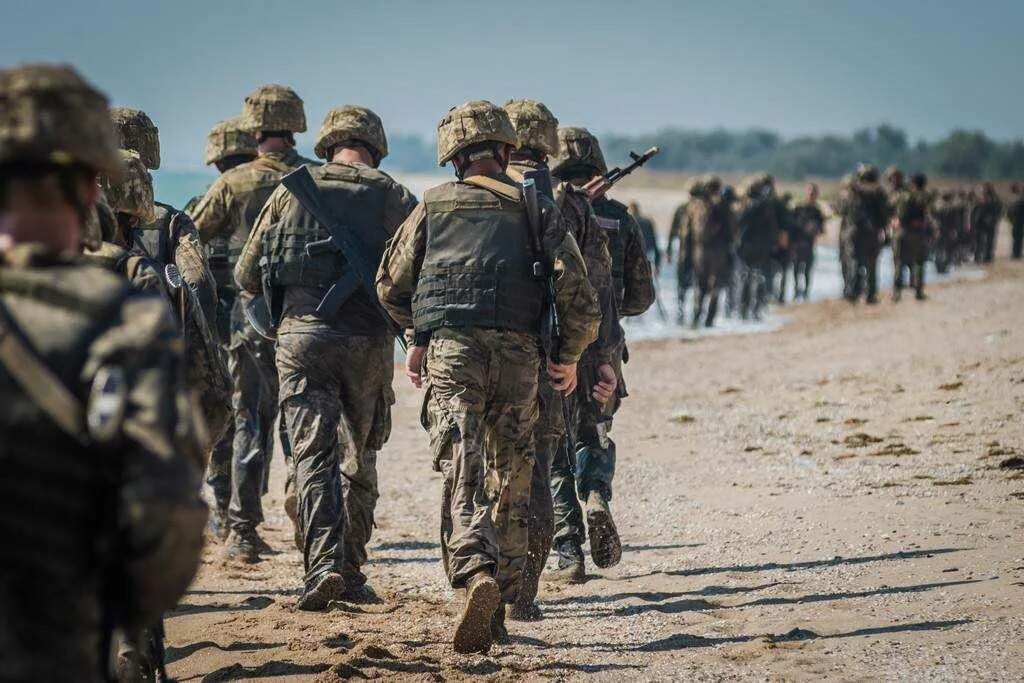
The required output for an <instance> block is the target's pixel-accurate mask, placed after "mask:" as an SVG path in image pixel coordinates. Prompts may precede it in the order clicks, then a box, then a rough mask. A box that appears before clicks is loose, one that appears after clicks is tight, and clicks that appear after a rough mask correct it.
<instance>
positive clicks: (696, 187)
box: [686, 177, 704, 197]
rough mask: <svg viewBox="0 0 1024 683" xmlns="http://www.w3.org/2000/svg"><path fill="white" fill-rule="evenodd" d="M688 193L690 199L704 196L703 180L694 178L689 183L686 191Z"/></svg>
mask: <svg viewBox="0 0 1024 683" xmlns="http://www.w3.org/2000/svg"><path fill="white" fill-rule="evenodd" d="M686 191H687V192H689V193H690V196H691V197H701V196H703V195H704V179H703V178H700V177H698V178H694V179H693V180H691V181H690V186H689V187H688V188H687V190H686Z"/></svg>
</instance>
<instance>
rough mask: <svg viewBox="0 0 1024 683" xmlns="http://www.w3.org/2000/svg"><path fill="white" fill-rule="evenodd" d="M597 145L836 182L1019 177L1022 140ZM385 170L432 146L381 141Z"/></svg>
mask: <svg viewBox="0 0 1024 683" xmlns="http://www.w3.org/2000/svg"><path fill="white" fill-rule="evenodd" d="M601 142H602V147H603V148H604V153H605V157H606V158H607V160H608V162H609V164H612V165H616V164H622V163H625V162H626V161H628V157H627V155H628V152H629V151H630V150H631V149H632V150H636V151H638V152H641V151H643V150H645V149H647V148H648V147H650V146H651V145H659V146H660V147H661V154H660V155H659V156H657V157H655V158H654V159H652V160H651V162H650V164H649V168H650V169H652V170H660V171H683V172H691V173H692V172H703V171H718V172H723V173H729V172H732V173H736V172H741V173H742V172H755V171H771V172H772V173H774V174H776V175H778V176H780V177H783V178H790V179H801V178H805V177H808V176H819V177H832V178H837V177H839V176H841V175H843V174H844V173H847V172H849V171H850V170H852V169H853V168H854V167H855V166H856V165H857V164H858V163H860V162H862V161H870V162H871V163H874V164H877V165H878V166H880V167H882V168H884V167H886V166H888V165H890V164H897V165H899V166H901V167H902V168H904V169H906V170H908V171H924V172H926V173H928V174H931V175H935V176H943V177H955V178H965V179H986V180H1003V179H1009V178H1020V179H1024V140H1014V141H1012V142H1000V141H997V140H993V139H991V138H989V137H988V136H987V135H985V134H984V133H983V132H981V131H968V130H955V131H953V132H952V133H950V134H949V135H947V136H946V137H945V138H943V139H941V140H937V141H935V142H926V141H920V142H917V143H911V142H910V141H909V139H908V138H907V134H906V133H905V132H903V131H902V130H900V129H899V128H895V127H893V126H889V125H880V126H877V127H875V128H862V129H861V130H858V131H856V132H854V133H853V134H852V135H849V136H845V135H818V136H801V137H795V138H784V137H782V136H780V135H779V134H777V133H773V132H771V131H768V130H758V129H753V130H747V131H728V130H714V131H696V130H688V129H684V128H666V129H664V130H661V131H658V132H656V133H651V134H644V135H605V136H603V137H602V140H601ZM389 143H390V147H391V156H390V157H389V159H388V160H387V161H388V162H390V163H388V166H389V167H390V168H393V169H398V170H403V171H434V170H437V163H436V161H435V159H436V156H435V151H434V146H433V141H432V140H431V141H427V140H424V139H423V138H420V137H418V136H415V135H398V136H395V138H394V139H393V140H389Z"/></svg>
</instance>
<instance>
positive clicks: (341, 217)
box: [235, 106, 416, 608]
mask: <svg viewBox="0 0 1024 683" xmlns="http://www.w3.org/2000/svg"><path fill="white" fill-rule="evenodd" d="M351 141H358V142H361V143H363V144H365V145H367V146H368V147H370V148H371V149H372V150H374V152H375V153H376V155H377V160H378V161H379V159H381V158H383V157H384V156H385V155H386V154H387V140H386V138H385V137H384V129H383V126H382V125H381V122H380V119H379V118H377V116H376V114H374V113H373V112H371V111H369V110H368V109H363V108H361V107H351V106H347V107H339V108H337V109H334V110H332V111H331V112H330V113H328V115H327V118H326V119H325V120H324V124H323V127H322V128H321V130H320V135H319V141H318V142H317V145H316V152H317V155H318V156H320V157H321V158H323V159H325V160H329V158H330V153H331V149H332V147H334V146H335V145H336V144H338V143H344V142H350V143H351ZM311 172H312V175H313V178H314V180H315V181H316V183H317V185H318V187H319V188H320V192H321V197H322V198H323V206H324V207H325V211H327V212H328V213H330V214H331V215H332V216H333V217H335V218H336V219H337V220H338V221H339V222H340V223H342V224H343V225H345V226H346V227H347V228H348V229H349V230H352V231H354V232H355V233H356V234H358V236H359V238H360V240H361V241H362V243H363V244H364V245H365V246H366V247H367V249H368V250H370V251H371V252H372V258H373V262H372V264H370V266H369V267H370V268H371V269H372V270H373V272H374V274H375V273H376V268H377V265H378V263H379V261H380V257H381V255H382V254H383V251H384V243H385V242H386V241H387V240H388V239H390V238H391V236H392V235H393V234H394V232H395V230H396V229H397V228H398V226H399V225H400V224H401V223H402V221H403V220H405V218H406V217H407V216H408V215H409V213H410V212H411V211H412V209H413V207H414V206H415V204H416V200H415V198H414V197H413V196H412V195H411V194H410V193H409V191H408V190H407V189H406V188H405V187H403V186H402V185H400V184H398V183H396V182H395V181H394V180H392V179H391V178H390V177H389V176H388V175H387V174H385V173H383V172H381V171H378V170H376V168H371V167H369V166H366V165H364V164H359V163H341V162H333V161H328V163H327V164H325V165H324V166H320V167H318V168H314V169H312V171H311ZM326 237H327V233H326V232H325V229H324V227H323V226H320V225H319V223H317V221H316V219H315V218H313V217H312V216H310V215H309V213H308V212H307V211H306V209H305V208H304V207H303V206H302V205H301V204H300V203H299V201H298V200H297V199H296V198H295V196H294V195H292V194H291V193H290V192H289V191H288V190H287V189H286V188H284V187H283V186H279V187H278V188H277V189H276V190H274V193H273V194H272V195H271V196H270V199H269V200H268V201H267V203H266V205H265V206H264V208H263V211H261V212H260V215H259V217H258V218H257V219H256V224H255V225H254V226H253V231H252V233H251V234H250V235H249V240H248V242H246V245H245V247H244V249H243V250H242V255H241V257H240V258H239V260H238V264H237V265H236V266H235V279H236V281H237V283H238V286H239V287H240V288H241V289H244V290H246V291H249V292H252V293H253V294H256V293H259V292H260V291H261V287H262V286H263V283H264V282H266V284H267V286H268V288H269V289H272V291H274V294H273V297H274V304H273V306H272V308H273V309H275V310H276V309H277V308H280V309H281V320H280V323H279V325H278V333H277V370H278V376H279V382H280V387H281V391H280V405H281V415H282V418H281V419H282V420H283V422H284V424H285V426H286V428H287V430H288V435H289V443H290V446H291V452H292V462H293V466H294V468H295V471H296V486H297V494H298V522H299V523H298V529H299V533H300V534H301V536H302V545H301V547H302V551H303V559H304V563H305V570H306V585H307V586H308V587H309V588H310V590H311V589H313V588H315V587H316V585H317V584H318V583H319V582H320V581H321V580H323V577H324V576H325V574H326V573H328V572H332V573H335V574H341V575H342V577H343V578H344V585H345V587H346V588H347V589H349V590H354V589H358V588H360V587H361V586H362V585H363V584H365V583H366V577H365V576H364V575H363V573H362V571H361V567H362V566H363V564H364V563H365V562H366V544H367V543H368V542H369V540H370V534H371V532H372V530H373V514H374V507H375V505H376V502H377V466H376V463H377V451H379V450H380V449H381V447H382V446H383V445H384V442H385V441H386V440H387V438H388V436H389V433H390V429H391V404H392V403H394V393H393V391H392V388H391V382H392V377H393V375H394V338H393V334H392V331H391V330H390V329H389V326H390V323H389V322H387V321H385V319H384V318H383V316H382V315H381V314H380V312H379V306H378V304H377V303H376V294H375V293H368V292H366V291H364V290H362V289H359V290H357V291H356V292H355V293H354V294H353V295H352V296H351V297H349V298H348V299H347V300H346V301H345V302H344V303H342V304H341V307H340V308H339V309H338V310H337V311H336V312H334V313H327V312H324V313H321V312H318V310H317V307H318V305H319V304H320V302H321V300H322V299H323V297H324V293H325V292H326V291H327V290H328V288H329V287H330V286H331V285H332V284H334V283H335V282H336V281H337V280H339V279H340V278H341V277H342V276H343V275H345V274H346V271H347V268H346V266H345V259H344V257H343V256H339V254H338V253H337V252H330V253H326V254H322V255H319V256H313V255H309V254H307V253H306V252H305V245H306V244H308V243H311V242H314V241H317V240H322V239H325V238H326ZM339 494H340V495H339ZM308 602H309V598H307V600H305V601H302V602H301V603H300V605H301V606H305V605H306V604H307V603H308ZM313 602H314V603H315V602H317V601H315V600H314V601H313ZM315 607H316V605H315V604H314V608H315Z"/></svg>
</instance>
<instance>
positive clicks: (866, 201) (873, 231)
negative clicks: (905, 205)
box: [842, 164, 892, 304]
mask: <svg viewBox="0 0 1024 683" xmlns="http://www.w3.org/2000/svg"><path fill="white" fill-rule="evenodd" d="M878 181H879V176H878V167H877V166H874V165H871V164H861V165H860V166H858V167H857V173H856V178H855V180H854V181H853V182H852V183H851V184H850V194H849V197H848V198H847V199H846V200H845V201H844V202H843V206H842V208H843V218H844V220H845V221H846V230H845V235H844V236H843V237H844V241H843V245H842V252H843V255H844V257H845V261H846V266H845V271H846V274H847V278H848V279H849V287H848V289H847V292H846V298H847V300H848V301H851V302H854V301H857V300H858V299H860V297H861V296H862V295H863V296H864V297H865V301H866V302H867V303H869V304H877V303H878V255H879V253H880V252H881V250H882V244H883V243H884V242H885V235H886V226H887V224H888V222H889V218H890V216H891V213H892V212H891V209H890V206H889V201H888V199H887V198H886V195H885V190H884V189H882V187H881V186H880V185H879V182H878Z"/></svg>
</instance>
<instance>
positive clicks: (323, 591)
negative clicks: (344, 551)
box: [295, 571, 345, 612]
mask: <svg viewBox="0 0 1024 683" xmlns="http://www.w3.org/2000/svg"><path fill="white" fill-rule="evenodd" d="M344 593H345V579H343V578H342V577H341V574H339V573H338V572H332V571H326V572H323V573H322V574H318V575H317V576H314V577H313V578H311V579H307V580H306V583H305V585H304V586H303V587H302V595H300V596H299V599H298V601H296V603H295V606H296V607H297V608H298V609H300V610H302V611H304V612H320V611H323V610H324V609H326V608H327V605H328V603H330V601H331V600H340V599H341V597H342V595H344Z"/></svg>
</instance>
